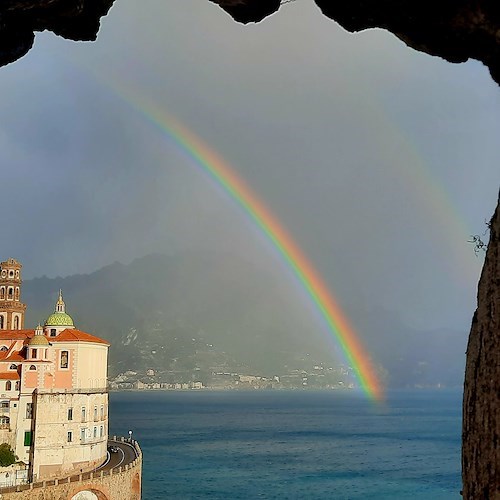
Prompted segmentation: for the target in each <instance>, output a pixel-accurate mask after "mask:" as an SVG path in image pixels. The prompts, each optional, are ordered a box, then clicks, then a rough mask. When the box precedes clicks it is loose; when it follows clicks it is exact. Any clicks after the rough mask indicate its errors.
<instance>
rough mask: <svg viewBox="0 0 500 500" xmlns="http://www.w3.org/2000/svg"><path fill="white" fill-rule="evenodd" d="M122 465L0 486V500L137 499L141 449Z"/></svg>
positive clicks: (139, 481)
mask: <svg viewBox="0 0 500 500" xmlns="http://www.w3.org/2000/svg"><path fill="white" fill-rule="evenodd" d="M133 444H134V446H135V448H136V450H137V454H138V457H137V458H136V459H135V460H134V462H132V463H131V464H129V465H126V466H125V467H118V468H117V469H112V470H110V471H100V472H97V473H92V472H90V473H86V474H78V475H75V476H71V477H67V478H64V479H59V480H57V479H56V480H53V481H43V482H40V483H31V484H28V485H22V486H17V487H16V488H5V489H0V499H1V500H83V499H85V500H86V499H98V500H140V499H141V474H142V452H141V449H140V447H139V445H138V443H137V441H134V442H133Z"/></svg>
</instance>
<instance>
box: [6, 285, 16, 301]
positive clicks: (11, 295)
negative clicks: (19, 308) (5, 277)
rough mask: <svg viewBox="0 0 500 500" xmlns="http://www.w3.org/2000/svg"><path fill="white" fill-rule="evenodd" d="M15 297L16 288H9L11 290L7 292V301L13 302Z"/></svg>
mask: <svg viewBox="0 0 500 500" xmlns="http://www.w3.org/2000/svg"><path fill="white" fill-rule="evenodd" d="M13 296H14V287H13V286H9V289H8V291H7V300H12V297H13Z"/></svg>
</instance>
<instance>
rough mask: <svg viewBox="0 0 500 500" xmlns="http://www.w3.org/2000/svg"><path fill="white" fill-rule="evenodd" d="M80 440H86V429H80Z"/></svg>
mask: <svg viewBox="0 0 500 500" xmlns="http://www.w3.org/2000/svg"><path fill="white" fill-rule="evenodd" d="M80 440H81V441H85V429H80Z"/></svg>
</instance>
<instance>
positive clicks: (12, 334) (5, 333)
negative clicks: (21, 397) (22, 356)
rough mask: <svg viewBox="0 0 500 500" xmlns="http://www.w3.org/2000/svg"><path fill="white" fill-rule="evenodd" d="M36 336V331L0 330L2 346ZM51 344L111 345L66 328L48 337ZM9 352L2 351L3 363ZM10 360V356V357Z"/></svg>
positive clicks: (0, 359)
mask: <svg viewBox="0 0 500 500" xmlns="http://www.w3.org/2000/svg"><path fill="white" fill-rule="evenodd" d="M33 335H35V330H0V344H1V343H2V340H23V341H24V342H25V343H26V342H27V341H29V339H31V337H33ZM47 339H48V341H49V342H50V343H53V342H95V343H96V344H105V345H109V342H106V341H105V340H103V339H100V338H99V337H95V336H94V335H91V334H90V333H85V332H82V331H80V330H77V329H76V328H66V330H63V331H62V332H61V333H60V334H59V335H57V336H56V337H47ZM7 352H8V351H0V361H2V360H3V359H2V356H4V357H6V356H7V354H6V353H7ZM9 359H11V358H10V356H9Z"/></svg>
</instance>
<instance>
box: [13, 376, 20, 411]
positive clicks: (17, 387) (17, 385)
mask: <svg viewBox="0 0 500 500" xmlns="http://www.w3.org/2000/svg"><path fill="white" fill-rule="evenodd" d="M19 385H20V384H19V380H18V381H17V382H16V391H18V390H19ZM14 406H16V405H14Z"/></svg>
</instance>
